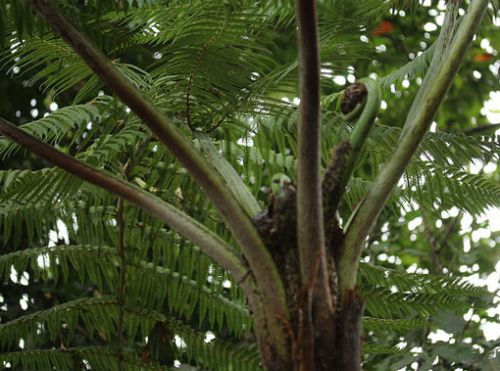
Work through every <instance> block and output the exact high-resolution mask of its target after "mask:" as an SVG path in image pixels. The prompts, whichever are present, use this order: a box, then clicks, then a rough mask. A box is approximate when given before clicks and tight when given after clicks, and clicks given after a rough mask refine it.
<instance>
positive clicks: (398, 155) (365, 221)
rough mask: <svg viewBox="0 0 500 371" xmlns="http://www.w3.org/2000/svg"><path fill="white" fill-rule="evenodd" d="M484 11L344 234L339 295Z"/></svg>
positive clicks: (473, 16)
mask: <svg viewBox="0 0 500 371" xmlns="http://www.w3.org/2000/svg"><path fill="white" fill-rule="evenodd" d="M487 7H488V0H474V1H473V2H471V5H470V6H469V10H468V12H467V14H466V15H465V16H464V18H463V21H462V22H461V24H460V27H459V29H458V31H457V34H456V36H455V38H454V40H453V42H452V44H451V46H450V48H449V51H448V52H447V53H446V55H444V56H443V57H442V58H441V59H440V66H439V68H438V69H437V70H436V73H435V75H434V83H433V84H430V85H429V86H428V87H427V88H426V90H427V91H426V92H425V94H424V93H423V94H422V100H421V107H420V109H419V110H418V111H417V112H416V115H415V118H414V119H413V120H412V121H411V122H410V123H409V125H408V129H407V131H406V133H405V134H404V136H403V137H402V138H401V140H400V143H399V145H398V147H397V148H396V150H395V152H394V154H393V155H392V156H391V158H390V159H389V161H388V162H387V163H386V165H385V166H384V168H383V169H382V171H381V172H380V173H379V175H378V176H377V178H376V179H375V181H374V183H373V185H372V187H371V189H370V190H369V191H368V194H367V195H366V197H365V198H364V200H363V201H362V204H361V205H360V207H359V209H358V212H357V213H356V215H355V216H354V218H353V220H352V223H351V224H350V226H349V228H348V230H347V231H346V237H345V242H344V244H345V245H344V250H343V254H342V256H341V259H340V262H339V272H338V274H339V282H340V288H341V292H344V290H346V289H352V288H354V287H355V285H356V275H357V267H358V264H359V259H360V256H361V252H362V249H363V246H364V244H365V241H366V238H367V236H368V234H369V233H370V230H371V228H372V227H373V225H374V224H375V222H376V220H377V218H378V216H379V214H380V212H381V210H382V209H383V207H384V205H385V203H386V201H387V199H388V197H389V195H390V194H391V192H392V190H393V189H394V187H395V186H396V185H397V183H398V181H399V179H400V177H401V175H402V174H403V172H404V170H405V168H406V166H407V165H408V163H409V162H410V160H411V158H412V156H413V154H414V153H415V152H416V150H417V148H418V145H419V143H420V141H421V140H422V138H423V137H424V134H425V132H426V131H427V129H428V127H429V125H430V124H431V122H432V119H433V118H434V115H435V114H436V112H437V110H438V108H439V106H440V104H441V102H442V101H443V99H444V97H445V95H446V93H447V91H448V89H449V87H450V85H451V83H452V81H453V78H454V76H455V74H456V73H457V70H458V68H459V66H460V63H461V62H462V60H463V57H464V55H465V53H466V51H467V49H468V47H469V45H470V43H471V41H472V38H473V37H474V34H475V33H476V31H477V29H478V27H479V25H480V23H481V21H482V19H483V17H484V14H485V13H486V9H487Z"/></svg>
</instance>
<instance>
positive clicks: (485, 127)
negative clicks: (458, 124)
mask: <svg viewBox="0 0 500 371" xmlns="http://www.w3.org/2000/svg"><path fill="white" fill-rule="evenodd" d="M497 129H500V124H490V125H482V126H478V127H475V128H470V129H466V130H464V131H463V133H464V134H465V135H476V134H483V133H491V132H493V131H495V130H497Z"/></svg>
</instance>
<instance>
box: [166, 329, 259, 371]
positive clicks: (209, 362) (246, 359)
mask: <svg viewBox="0 0 500 371" xmlns="http://www.w3.org/2000/svg"><path fill="white" fill-rule="evenodd" d="M168 325H169V326H172V327H175V328H176V332H177V333H178V334H179V336H180V337H181V339H182V341H183V342H184V343H185V347H181V349H179V353H180V355H181V356H183V358H185V359H187V360H188V361H190V362H194V363H196V364H198V365H199V366H202V367H208V368H209V369H210V370H248V371H250V370H257V369H260V367H259V365H260V356H259V353H258V352H257V349H256V347H255V346H251V347H248V345H244V344H241V345H238V344H234V343H230V342H227V341H223V340H218V339H215V340H213V341H211V342H210V343H208V344H207V342H206V341H205V336H204V334H200V333H197V332H195V331H193V330H192V329H191V328H189V327H187V326H185V325H183V324H182V323H180V322H178V321H175V322H174V321H171V322H169V323H168Z"/></svg>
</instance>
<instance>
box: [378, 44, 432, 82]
mask: <svg viewBox="0 0 500 371" xmlns="http://www.w3.org/2000/svg"><path fill="white" fill-rule="evenodd" d="M435 45H436V44H432V45H431V46H430V47H429V48H428V49H426V50H425V51H424V52H422V54H420V55H418V56H417V57H416V58H415V59H413V60H412V61H410V62H408V63H406V64H405V65H404V66H402V67H400V68H398V69H397V70H395V71H393V72H391V73H389V74H388V75H386V76H383V77H382V78H381V79H380V81H379V82H380V86H381V87H382V88H383V89H388V88H390V86H391V85H392V84H395V83H397V82H399V81H401V80H403V79H404V78H407V79H410V80H411V79H414V78H415V77H417V76H423V75H424V74H425V72H426V71H427V69H428V68H429V64H430V63H431V60H432V56H433V55H434V49H435V48H436V46H435Z"/></svg>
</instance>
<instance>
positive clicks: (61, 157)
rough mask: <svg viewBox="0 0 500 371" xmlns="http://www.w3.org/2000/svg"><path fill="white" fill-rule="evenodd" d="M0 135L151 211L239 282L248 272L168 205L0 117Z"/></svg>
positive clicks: (213, 238) (202, 229) (197, 225)
mask: <svg viewBox="0 0 500 371" xmlns="http://www.w3.org/2000/svg"><path fill="white" fill-rule="evenodd" d="M0 133H2V134H3V135H5V136H6V137H8V138H10V139H12V140H13V141H14V142H16V143H18V144H20V145H22V146H24V147H25V148H27V149H28V150H29V151H31V152H33V153H35V154H37V155H39V156H40V157H42V158H44V159H45V160H47V161H50V162H51V163H53V164H54V165H57V166H58V167H60V168H62V169H64V170H66V171H67V172H69V173H71V174H73V175H75V176H77V177H79V178H81V179H83V180H85V181H87V182H89V183H92V184H94V185H96V186H98V187H100V188H103V189H106V190H108V191H110V192H112V193H114V194H116V195H117V196H119V197H121V198H123V199H125V200H128V201H130V202H131V203H133V204H135V205H137V206H139V207H140V208H142V209H144V210H146V211H148V212H149V213H150V214H151V215H153V216H155V217H156V218H158V219H160V220H162V221H163V222H165V223H166V224H167V225H169V226H170V227H171V228H172V229H173V230H175V231H176V232H178V233H179V234H181V235H182V236H184V237H185V238H187V239H189V240H190V241H192V242H193V243H194V244H195V245H197V246H198V247H199V248H200V249H201V250H202V251H203V252H204V253H205V254H207V255H208V256H210V257H211V258H212V259H214V260H215V261H217V262H218V263H219V264H220V265H221V266H222V267H223V268H225V269H227V270H229V271H230V272H231V273H232V274H233V275H234V276H235V278H236V279H237V280H240V279H243V278H244V277H245V275H246V273H247V269H246V268H245V265H244V263H243V262H242V260H241V258H240V257H239V256H238V255H237V254H236V252H235V251H234V249H232V248H231V246H229V245H228V244H227V243H226V242H225V241H224V240H223V239H222V238H220V237H219V236H217V235H216V234H214V233H213V232H212V231H210V230H209V229H208V228H206V227H205V226H203V225H202V224H200V223H198V222H197V221H196V220H194V219H193V218H191V217H190V216H189V215H187V214H185V213H183V212H182V211H180V210H179V209H177V208H175V207H174V206H172V205H170V204H169V203H167V202H165V201H163V200H162V199H160V198H158V197H156V196H154V195H152V194H150V193H148V192H146V191H145V190H143V189H141V188H139V187H137V186H135V185H133V184H131V183H127V182H125V181H123V180H121V179H119V178H117V177H115V176H113V175H110V174H107V173H106V172H104V171H103V170H100V169H97V168H95V167H92V166H90V165H87V164H85V163H83V162H81V161H79V160H76V159H74V158H73V157H70V156H68V155H66V154H64V153H62V152H60V151H58V150H56V149H54V148H52V147H50V146H49V145H47V144H45V143H43V142H42V141H40V140H38V139H36V138H34V137H33V136H31V135H30V134H28V133H26V132H25V131H23V130H21V129H19V128H18V127H17V126H15V125H14V124H11V123H10V122H8V121H7V120H5V119H3V118H0Z"/></svg>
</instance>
